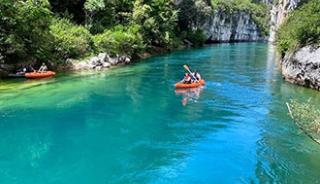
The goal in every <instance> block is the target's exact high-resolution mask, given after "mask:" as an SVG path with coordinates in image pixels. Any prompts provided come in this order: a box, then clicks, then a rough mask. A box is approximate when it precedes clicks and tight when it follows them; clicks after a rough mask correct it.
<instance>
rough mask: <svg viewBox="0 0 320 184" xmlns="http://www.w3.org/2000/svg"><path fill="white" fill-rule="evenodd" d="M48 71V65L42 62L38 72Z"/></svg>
mask: <svg viewBox="0 0 320 184" xmlns="http://www.w3.org/2000/svg"><path fill="white" fill-rule="evenodd" d="M47 71H48V67H47V65H46V64H45V63H42V65H41V67H40V68H39V70H38V72H41V73H43V72H47Z"/></svg>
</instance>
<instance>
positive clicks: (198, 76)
mask: <svg viewBox="0 0 320 184" xmlns="http://www.w3.org/2000/svg"><path fill="white" fill-rule="evenodd" d="M192 74H193V76H194V77H195V78H196V79H197V81H200V80H201V75H200V73H198V71H197V70H195V71H194V72H193V73H192Z"/></svg>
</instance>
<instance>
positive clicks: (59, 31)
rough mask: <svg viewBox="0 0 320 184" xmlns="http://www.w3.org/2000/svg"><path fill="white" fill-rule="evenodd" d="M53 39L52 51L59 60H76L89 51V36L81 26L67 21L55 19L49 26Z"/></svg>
mask: <svg viewBox="0 0 320 184" xmlns="http://www.w3.org/2000/svg"><path fill="white" fill-rule="evenodd" d="M50 33H51V34H52V36H53V37H54V51H55V53H56V54H57V56H58V57H59V58H61V59H67V58H78V57H82V56H85V55H86V54H88V53H89V52H90V51H91V46H90V45H91V34H90V33H89V31H88V30H87V29H86V28H84V27H83V26H78V25H75V24H73V23H71V22H70V21H69V20H67V19H57V20H55V21H53V23H52V25H51V26H50Z"/></svg>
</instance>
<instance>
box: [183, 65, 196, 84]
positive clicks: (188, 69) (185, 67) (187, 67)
mask: <svg viewBox="0 0 320 184" xmlns="http://www.w3.org/2000/svg"><path fill="white" fill-rule="evenodd" d="M183 68H184V69H186V70H187V71H188V72H189V73H190V75H191V76H192V77H193V78H194V79H195V80H196V82H199V80H198V79H197V78H196V77H195V76H194V75H193V73H192V72H191V71H190V68H189V66H187V65H183Z"/></svg>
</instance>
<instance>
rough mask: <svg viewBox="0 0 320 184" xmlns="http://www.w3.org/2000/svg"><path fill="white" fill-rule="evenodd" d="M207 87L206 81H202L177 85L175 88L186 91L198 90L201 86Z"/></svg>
mask: <svg viewBox="0 0 320 184" xmlns="http://www.w3.org/2000/svg"><path fill="white" fill-rule="evenodd" d="M204 85H205V80H200V81H199V82H193V83H191V84H185V83H180V82H178V83H176V84H175V87H176V88H177V89H185V88H197V87H200V86H204Z"/></svg>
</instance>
